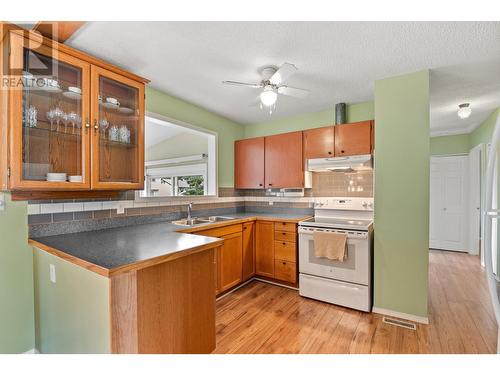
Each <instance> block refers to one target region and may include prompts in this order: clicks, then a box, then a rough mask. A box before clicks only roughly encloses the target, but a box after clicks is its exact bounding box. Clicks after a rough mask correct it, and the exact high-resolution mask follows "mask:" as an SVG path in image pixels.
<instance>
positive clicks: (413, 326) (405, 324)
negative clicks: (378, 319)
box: [382, 316, 417, 331]
mask: <svg viewBox="0 0 500 375" xmlns="http://www.w3.org/2000/svg"><path fill="white" fill-rule="evenodd" d="M382 321H383V322H384V323H386V324H392V325H393V326H398V327H402V328H406V329H413V330H414V331H415V330H417V325H416V324H415V323H410V322H407V321H404V320H399V319H394V318H388V317H386V316H384V318H383V319H382Z"/></svg>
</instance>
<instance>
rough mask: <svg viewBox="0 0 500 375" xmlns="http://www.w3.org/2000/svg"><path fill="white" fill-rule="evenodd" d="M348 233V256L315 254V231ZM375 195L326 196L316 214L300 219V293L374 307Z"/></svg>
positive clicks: (317, 205)
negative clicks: (367, 196)
mask: <svg viewBox="0 0 500 375" xmlns="http://www.w3.org/2000/svg"><path fill="white" fill-rule="evenodd" d="M316 231H322V232H337V233H346V234H347V258H346V259H345V260H344V261H343V262H340V261H333V260H330V259H327V258H316V257H315V255H314V240H313V233H314V232H316ZM372 240H373V198H354V197H351V198H332V199H324V200H321V201H319V202H317V203H315V206H314V218H311V219H308V220H304V221H301V222H299V273H300V274H299V293H300V295H301V296H304V297H309V298H314V299H317V300H320V301H325V302H329V303H333V304H336V305H342V306H346V307H350V308H353V309H357V310H362V311H371V308H372V269H373V244H372V242H373V241H372Z"/></svg>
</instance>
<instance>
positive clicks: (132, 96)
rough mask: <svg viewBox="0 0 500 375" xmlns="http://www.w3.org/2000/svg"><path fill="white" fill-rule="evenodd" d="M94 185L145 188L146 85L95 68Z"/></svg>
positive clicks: (93, 99)
mask: <svg viewBox="0 0 500 375" xmlns="http://www.w3.org/2000/svg"><path fill="white" fill-rule="evenodd" d="M92 120H93V127H94V135H93V137H92V151H93V154H92V184H93V186H94V187H95V188H97V189H112V190H116V189H142V188H143V185H144V85H143V84H140V83H138V82H136V81H133V80H131V79H126V78H124V77H121V76H120V75H118V74H116V73H113V72H110V71H108V70H106V69H102V68H99V67H96V66H93V67H92Z"/></svg>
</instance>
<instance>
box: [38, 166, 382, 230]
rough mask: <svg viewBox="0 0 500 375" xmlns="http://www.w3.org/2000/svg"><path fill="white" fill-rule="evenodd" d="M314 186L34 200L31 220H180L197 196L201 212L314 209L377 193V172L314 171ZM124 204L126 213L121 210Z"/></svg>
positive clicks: (59, 223) (43, 226)
mask: <svg viewBox="0 0 500 375" xmlns="http://www.w3.org/2000/svg"><path fill="white" fill-rule="evenodd" d="M312 186H313V187H312V189H305V192H304V197H271V196H265V191H264V190H239V189H234V188H222V187H221V188H219V196H218V197H182V198H175V199H169V198H164V199H161V198H158V199H153V200H136V199H135V193H134V192H132V191H131V192H124V193H122V194H121V195H120V198H119V199H118V200H117V199H109V198H108V199H102V200H99V199H95V198H94V199H89V200H83V199H74V200H59V201H57V200H52V201H50V200H49V201H30V202H29V204H28V224H29V230H30V236H31V237H40V236H46V235H53V234H62V233H71V232H79V231H87V230H96V229H105V228H113V227H118V226H126V225H134V224H145V223H149V222H155V221H162V220H175V219H178V218H180V217H183V216H185V215H186V205H187V203H188V202H190V201H193V203H194V207H193V211H194V214H195V215H196V216H205V215H218V214H223V213H226V214H227V213H230V212H233V211H234V212H240V211H244V210H246V211H256V212H261V211H262V212H263V211H266V212H268V211H270V210H271V211H277V212H278V211H283V210H297V211H301V212H303V213H312V206H313V203H314V202H315V201H318V200H322V199H328V198H331V197H372V196H373V172H372V171H363V172H357V173H335V172H325V173H313V176H312ZM118 209H120V210H123V213H120V214H119V213H118V211H119V210H118Z"/></svg>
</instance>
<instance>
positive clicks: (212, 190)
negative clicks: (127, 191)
mask: <svg viewBox="0 0 500 375" xmlns="http://www.w3.org/2000/svg"><path fill="white" fill-rule="evenodd" d="M216 155H217V153H216V135H215V134H212V133H210V132H208V131H204V130H201V129H195V128H193V127H192V126H190V125H187V124H181V123H179V122H174V121H170V120H169V121H167V120H164V119H163V118H162V117H161V116H158V117H156V115H154V116H150V115H148V116H146V130H145V160H146V162H145V184H144V190H143V191H141V192H140V194H139V195H140V197H144V198H147V197H183V196H203V195H216V191H217V186H216V181H217V179H216V175H215V173H216V166H215V163H216Z"/></svg>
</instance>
